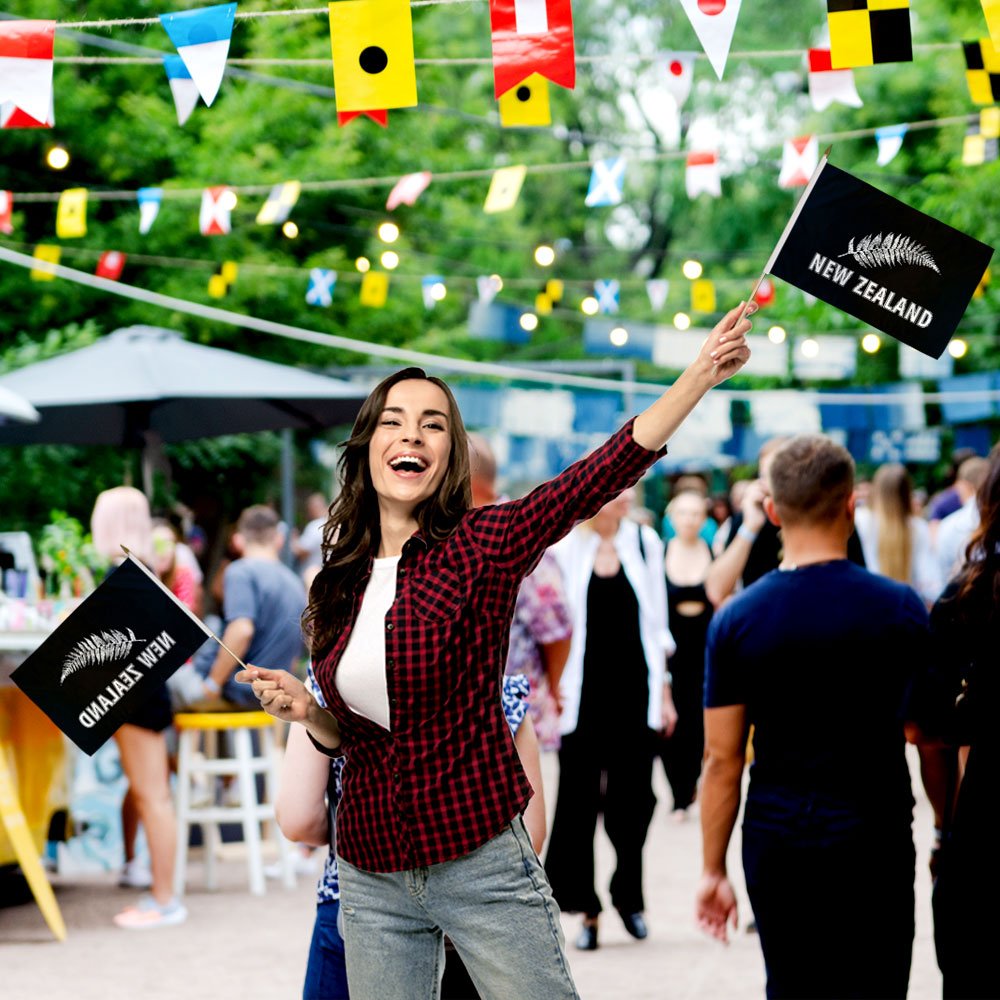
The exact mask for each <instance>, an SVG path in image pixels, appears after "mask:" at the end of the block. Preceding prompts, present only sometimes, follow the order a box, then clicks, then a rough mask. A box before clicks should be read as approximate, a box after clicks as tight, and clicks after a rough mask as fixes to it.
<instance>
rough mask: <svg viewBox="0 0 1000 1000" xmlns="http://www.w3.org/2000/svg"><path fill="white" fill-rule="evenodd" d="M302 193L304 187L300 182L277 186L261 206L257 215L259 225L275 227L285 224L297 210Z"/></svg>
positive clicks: (287, 182) (286, 182)
mask: <svg viewBox="0 0 1000 1000" xmlns="http://www.w3.org/2000/svg"><path fill="white" fill-rule="evenodd" d="M301 191H302V185H301V184H300V183H299V182H298V181H285V183H284V184H275V185H274V187H273V188H271V193H270V194H269V195H268V196H267V201H265V202H264V204H263V205H261V207H260V211H259V212H258V213H257V225H258V226H273V225H277V224H278V223H280V222H284V221H285V220H286V219H287V218H288V216H289V214H290V213H291V211H292V209H293V208H295V203H296V202H297V201H298V200H299V194H300V192H301Z"/></svg>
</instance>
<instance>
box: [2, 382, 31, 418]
mask: <svg viewBox="0 0 1000 1000" xmlns="http://www.w3.org/2000/svg"><path fill="white" fill-rule="evenodd" d="M39 419H40V414H39V412H38V410H36V409H35V408H34V407H33V406H32V405H31V403H29V402H28V401H27V400H26V399H25V398H24V397H23V396H19V395H18V394H17V393H16V392H12V391H11V390H10V389H5V388H4V387H3V386H0V424H5V423H8V422H9V421H15V420H16V421H17V422H18V423H23V424H35V423H38V421H39Z"/></svg>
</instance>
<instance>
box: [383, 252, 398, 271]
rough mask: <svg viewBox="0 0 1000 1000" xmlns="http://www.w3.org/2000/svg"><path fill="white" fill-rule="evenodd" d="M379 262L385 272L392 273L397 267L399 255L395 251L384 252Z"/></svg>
mask: <svg viewBox="0 0 1000 1000" xmlns="http://www.w3.org/2000/svg"><path fill="white" fill-rule="evenodd" d="M380 260H381V261H382V266H383V267H384V268H385V269H386V270H387V271H394V270H395V269H396V268H397V267H399V254H398V253H396V251H395V250H386V251H385V252H384V253H383V254H382V256H381V258H380Z"/></svg>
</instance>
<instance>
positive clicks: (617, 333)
mask: <svg viewBox="0 0 1000 1000" xmlns="http://www.w3.org/2000/svg"><path fill="white" fill-rule="evenodd" d="M608 340H610V341H611V343H612V344H614V345H615V347H624V346H625V345H626V344H627V343H628V330H626V329H625V327H623V326H616V327H615V328H614V329H613V330H612V331H611V332H610V333H609V334H608Z"/></svg>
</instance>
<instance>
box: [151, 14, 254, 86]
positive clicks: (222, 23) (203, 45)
mask: <svg viewBox="0 0 1000 1000" xmlns="http://www.w3.org/2000/svg"><path fill="white" fill-rule="evenodd" d="M235 20H236V4H234V3H224V4H219V5H218V6H215V7H201V8H199V9H198V10H185V11H181V12H179V13H177V14H161V15H160V23H161V24H162V25H163V28H164V30H165V31H166V33H167V34H168V35H169V36H170V41H172V42H173V43H174V45H175V46H177V54H178V55H179V56H180V57H181V59H183V60H184V65H185V66H187V68H188V72H189V73H190V74H191V79H192V80H194V82H195V85H196V86H197V88H198V93H199V94H201V96H202V100H204V102H205V103H206V104H211V103H212V101H214V100H215V96H216V94H218V92H219V87H220V86H221V84H222V77H223V74H224V73H225V72H226V57H227V56H228V55H229V41H230V39H231V38H232V35H233V22H234V21H235Z"/></svg>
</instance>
